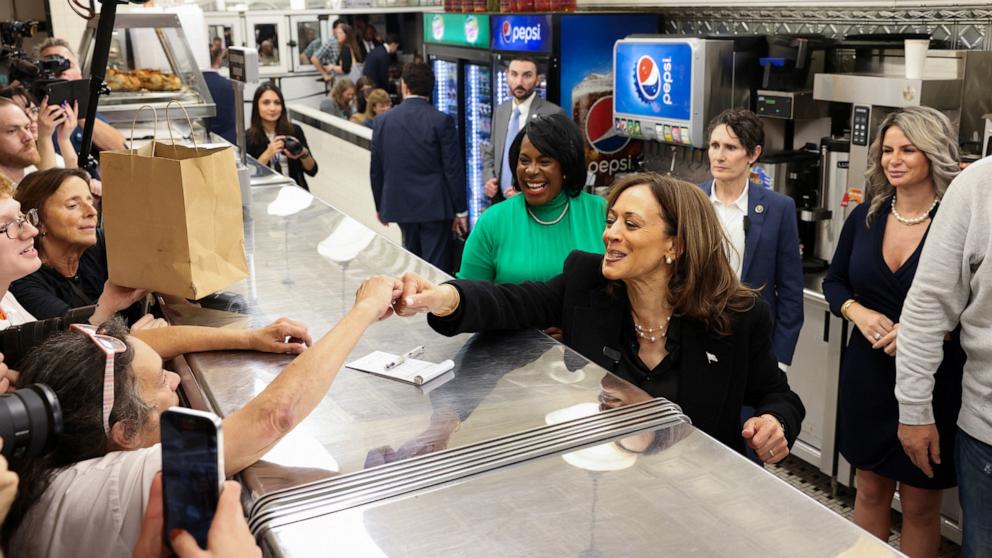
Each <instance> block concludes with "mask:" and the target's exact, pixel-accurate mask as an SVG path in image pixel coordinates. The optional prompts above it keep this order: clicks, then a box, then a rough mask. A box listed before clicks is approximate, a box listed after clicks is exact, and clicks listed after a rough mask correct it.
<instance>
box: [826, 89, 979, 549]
mask: <svg viewBox="0 0 992 558" xmlns="http://www.w3.org/2000/svg"><path fill="white" fill-rule="evenodd" d="M957 157H958V150H957V140H956V137H955V135H954V134H953V133H952V131H951V125H950V122H949V121H948V119H947V117H945V116H944V115H943V114H941V113H940V112H938V111H936V110H933V109H930V108H926V107H914V108H908V109H904V110H900V111H897V112H895V113H892V114H890V115H889V116H888V117H886V119H885V120H883V121H882V124H881V125H880V126H879V134H878V137H876V138H875V141H874V142H873V143H872V145H871V147H870V151H869V164H868V172H866V173H865V175H866V178H867V182H868V197H867V200H866V202H865V203H862V204H860V205H859V206H858V207H857V208H856V209H854V211H853V212H852V213H851V215H850V216H849V217H848V219H847V222H846V223H845V224H844V229H843V231H842V232H841V236H840V239H839V241H838V244H837V250H836V252H835V253H834V257H833V260H832V262H831V264H830V270H829V271H828V273H827V276H826V278H825V279H824V281H823V292H824V294H825V295H826V298H827V301H828V302H829V303H830V309H831V311H832V312H833V313H834V314H837V315H839V316H843V317H844V318H846V319H848V320H850V321H851V322H852V323H853V324H854V325H855V326H856V329H855V330H854V331H852V333H851V340H850V343H849V344H848V346H847V350H846V352H845V354H844V365H843V367H842V369H841V376H840V429H839V446H840V451H841V453H842V454H843V455H844V457H845V458H846V459H847V460H848V461H849V462H850V463H851V464H852V465H853V466H854V467H855V468H856V470H857V473H856V475H857V489H858V491H857V497H856V499H855V505H854V521H855V523H857V524H858V525H859V526H861V527H863V528H864V529H866V530H868V531H869V532H871V533H873V534H875V535H876V536H878V537H879V538H881V539H883V540H888V537H889V529H890V522H891V505H892V497H893V495H894V493H895V490H896V488H897V483H898V489H899V496H900V503H901V505H902V512H903V529H902V537H901V544H902V550H903V552H905V553H907V554H909V555H910V556H936V554H937V549H938V546H939V544H940V501H941V496H942V489H945V488H950V487H953V486H955V484H956V480H955V477H954V464H953V454H954V452H953V451H952V450H953V443H954V428H955V421H956V419H957V414H958V409H959V407H960V403H961V373H962V369H963V366H964V352H963V351H962V350H961V345H960V342H959V337H958V332H957V331H954V332H947V333H948V337H947V341H946V342H945V346H944V361H943V363H942V364H941V366H940V368H939V369H938V371H937V374H936V386H935V390H934V400H933V407H934V414H935V418H936V423H937V428H938V430H939V432H940V436H941V453H940V455H941V463H940V464H939V465H935V466H934V476H933V478H928V477H927V476H926V475H924V474H923V472H922V471H921V470H920V469H918V468H917V467H916V466H914V465H913V463H912V462H911V461H910V460H909V458H908V457H907V456H906V454H905V452H904V451H903V449H902V445H901V444H900V443H899V439H898V437H897V430H898V422H899V410H898V404H897V402H896V398H895V393H894V390H895V368H896V367H895V350H896V336H897V334H898V331H899V316H900V314H901V313H902V305H903V301H904V300H905V298H906V294H907V293H908V292H909V287H910V285H911V284H912V282H913V276H914V275H915V274H916V266H917V263H918V262H919V258H920V253H921V251H922V249H923V243H924V242H925V241H926V235H927V231H928V230H929V227H930V220H931V219H932V218H933V216H934V215H935V214H936V212H937V209H938V206H939V203H940V197H941V195H943V193H944V192H945V191H946V189H947V186H948V184H950V182H951V179H953V178H954V176H955V175H956V174H957V172H958V170H959V167H958V160H957Z"/></svg>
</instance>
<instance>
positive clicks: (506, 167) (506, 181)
mask: <svg viewBox="0 0 992 558" xmlns="http://www.w3.org/2000/svg"><path fill="white" fill-rule="evenodd" d="M518 131H520V107H513V114H512V115H511V116H510V125H509V126H508V127H507V128H506V141H505V142H504V143H503V167H502V168H501V169H500V171H499V189H500V190H503V191H504V192H505V191H507V190H509V189H510V188H511V187H512V186H513V170H511V169H510V144H511V143H513V139H514V138H516V137H517V132H518Z"/></svg>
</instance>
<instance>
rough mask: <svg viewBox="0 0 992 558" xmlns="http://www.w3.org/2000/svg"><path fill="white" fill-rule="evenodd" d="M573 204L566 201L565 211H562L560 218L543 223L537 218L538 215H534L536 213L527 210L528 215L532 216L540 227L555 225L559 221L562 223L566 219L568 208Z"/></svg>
mask: <svg viewBox="0 0 992 558" xmlns="http://www.w3.org/2000/svg"><path fill="white" fill-rule="evenodd" d="M571 203H572V202H570V201H566V202H565V209H563V210H562V211H561V215H559V216H558V218H557V219H555V220H554V221H542V220H540V219H538V218H537V215H534V212H533V211H531V210H530V208H529V207H528V208H527V214H528V215H530V218H531V219H533V220H535V221H537V223H538V224H539V225H554V224H556V223H558V221H561V220H562V219H564V218H565V214H566V213H568V208H569V206H570V205H571Z"/></svg>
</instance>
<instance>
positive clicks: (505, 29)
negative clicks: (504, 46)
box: [500, 19, 513, 43]
mask: <svg viewBox="0 0 992 558" xmlns="http://www.w3.org/2000/svg"><path fill="white" fill-rule="evenodd" d="M501 27H502V29H500V35H502V36H503V41H504V42H507V43H508V42H510V40H511V39H512V37H513V35H512V33H513V26H511V25H510V20H508V19H504V20H503V25H502V26H501Z"/></svg>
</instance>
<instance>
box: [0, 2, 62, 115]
mask: <svg viewBox="0 0 992 558" xmlns="http://www.w3.org/2000/svg"><path fill="white" fill-rule="evenodd" d="M40 25H41V24H40V23H38V22H37V21H4V22H0V85H5V84H7V83H12V82H15V81H16V82H19V83H20V84H21V85H22V86H23V87H24V88H25V89H27V90H28V91H29V92H30V93H31V95H33V96H34V98H35V99H37V100H38V102H41V99H42V98H44V97H45V95H46V93H47V89H48V86H49V85H51V84H53V83H58V82H60V81H65V80H62V79H58V78H57V77H56V76H58V75H59V74H61V73H62V72H64V71H66V70H68V69H69V66H70V65H71V63H70V62H69V60H68V59H66V58H65V57H62V56H58V55H51V56H46V57H44V58H42V59H40V60H39V59H37V58H32V57H30V56H28V54H27V53H26V52H24V51H23V50H21V41H22V40H23V39H24V38H25V37H30V36H32V35H34V34H35V32H36V31H37V30H38V29H39V26H40Z"/></svg>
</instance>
